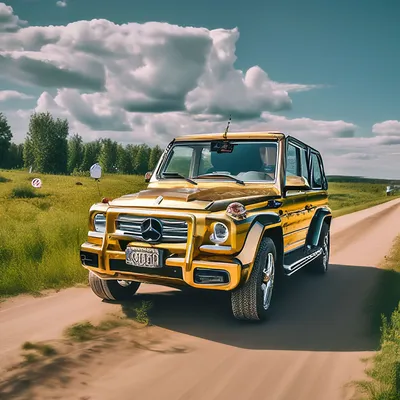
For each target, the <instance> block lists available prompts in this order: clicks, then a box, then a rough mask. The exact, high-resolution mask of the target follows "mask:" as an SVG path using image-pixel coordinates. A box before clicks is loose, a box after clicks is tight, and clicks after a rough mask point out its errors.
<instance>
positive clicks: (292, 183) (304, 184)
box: [285, 176, 311, 191]
mask: <svg viewBox="0 0 400 400" xmlns="http://www.w3.org/2000/svg"><path fill="white" fill-rule="evenodd" d="M309 189H311V187H310V184H309V183H308V180H307V179H306V178H304V177H303V176H287V177H286V185H285V191H286V190H309Z"/></svg>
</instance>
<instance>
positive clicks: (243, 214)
mask: <svg viewBox="0 0 400 400" xmlns="http://www.w3.org/2000/svg"><path fill="white" fill-rule="evenodd" d="M226 214H227V215H229V216H230V217H231V218H233V219H236V220H242V219H245V218H247V210H246V207H245V206H244V205H243V204H242V203H238V202H234V203H231V204H229V206H228V207H227V208H226Z"/></svg>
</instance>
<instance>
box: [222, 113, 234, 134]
mask: <svg viewBox="0 0 400 400" xmlns="http://www.w3.org/2000/svg"><path fill="white" fill-rule="evenodd" d="M231 120H232V115H231V114H229V120H228V125H227V126H226V129H225V132H224V136H223V138H224V140H226V139H227V135H228V130H229V125H230V124H231Z"/></svg>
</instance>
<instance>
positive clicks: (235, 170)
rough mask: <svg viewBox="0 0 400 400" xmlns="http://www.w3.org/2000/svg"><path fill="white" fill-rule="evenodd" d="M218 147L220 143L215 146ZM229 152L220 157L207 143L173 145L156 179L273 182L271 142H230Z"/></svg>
mask: <svg viewBox="0 0 400 400" xmlns="http://www.w3.org/2000/svg"><path fill="white" fill-rule="evenodd" d="M219 143H222V142H219ZM230 143H231V144H232V145H233V149H232V152H226V153H222V152H221V153H220V152H218V151H217V150H216V149H218V145H217V146H215V144H214V143H213V146H212V145H211V142H198V143H195V142H192V143H177V144H175V145H174V146H173V147H172V148H171V150H170V152H169V154H168V157H167V160H166V162H165V163H164V165H162V166H161V170H160V172H159V174H158V175H159V178H160V179H163V178H171V177H174V178H177V177H178V176H181V177H182V178H192V179H196V178H198V179H201V178H208V177H209V176H204V175H207V174H213V175H211V178H215V179H218V180H228V179H227V177H224V176H223V175H230V176H232V177H235V178H237V179H240V180H241V181H243V182H265V181H268V182H273V181H275V171H276V155H277V148H278V146H277V143H276V142H272V141H257V142H254V141H251V142H250V141H232V142H230Z"/></svg>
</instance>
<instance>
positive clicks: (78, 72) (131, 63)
mask: <svg viewBox="0 0 400 400" xmlns="http://www.w3.org/2000/svg"><path fill="white" fill-rule="evenodd" d="M57 5H59V6H66V5H67V2H66V1H59V2H58V3H57ZM239 39H240V34H239V30H238V29H237V28H234V29H214V30H209V29H206V28H201V27H200V28H199V27H189V26H185V27H183V26H177V25H171V24H168V23H161V22H146V23H143V24H139V23H126V24H115V23H113V22H111V21H108V20H106V19H94V20H91V21H76V22H72V23H69V24H67V25H65V26H64V25H59V26H27V23H26V22H25V21H22V20H21V19H20V18H19V17H18V16H16V15H15V14H14V12H13V9H12V7H10V6H6V5H5V4H4V3H0V78H1V79H3V80H5V81H7V82H8V83H10V84H12V83H13V82H15V83H17V84H18V86H16V88H21V87H24V86H31V90H29V93H32V92H33V91H34V90H35V89H36V90H37V93H38V94H37V103H36V105H35V106H34V107H33V108H32V109H29V110H15V111H10V110H8V111H6V115H7V117H8V118H9V121H10V124H11V126H12V129H13V133H14V140H15V141H17V142H21V141H22V140H23V139H24V136H25V133H26V130H27V128H28V123H29V115H30V114H31V113H32V112H34V111H50V112H51V113H52V114H53V115H54V116H55V117H61V118H68V121H69V124H70V128H71V132H72V133H74V132H77V133H79V134H80V135H82V136H83V138H84V140H93V139H96V138H100V137H111V138H113V139H114V140H117V141H119V142H122V143H132V142H139V143H140V142H146V143H148V144H150V145H154V144H160V145H164V144H166V143H167V142H168V141H169V140H171V139H172V138H173V137H175V136H177V135H184V134H191V133H202V132H203V133H204V132H223V131H224V129H225V127H226V123H227V120H228V117H229V115H232V124H231V131H254V130H258V131H264V130H279V131H283V132H285V133H287V134H289V135H293V136H295V137H298V138H300V139H302V140H304V141H305V142H306V143H309V144H310V145H311V146H313V147H316V148H317V149H319V150H320V151H321V152H322V153H323V155H324V157H326V164H327V165H328V168H329V169H330V170H332V171H336V169H342V170H343V169H345V168H347V167H348V168H351V169H352V168H357V165H358V166H359V167H358V168H359V169H362V168H366V170H367V169H368V168H370V171H372V172H373V171H374V168H373V166H374V165H375V163H376V162H377V161H379V160H380V158H379V157H384V156H385V154H387V153H388V148H389V147H390V149H391V150H390V151H391V153H393V152H400V134H399V133H400V122H399V121H384V122H381V123H377V124H375V125H374V126H373V128H372V131H373V133H374V135H375V136H373V137H360V136H359V134H360V132H359V130H360V128H359V127H358V126H356V125H355V124H354V123H350V122H346V121H343V120H335V121H327V120H315V119H312V118H307V117H297V118H289V117H287V116H283V115H282V113H280V114H279V115H278V113H279V112H283V111H287V110H289V109H291V108H295V104H293V101H292V98H291V94H292V93H299V92H307V91H311V90H321V89H324V88H329V85H325V84H321V83H320V82H315V83H312V84H310V83H307V84H306V83H302V82H277V81H276V80H274V77H272V76H270V75H269V74H268V73H267V71H265V70H264V69H263V68H261V66H259V65H253V66H251V67H250V68H248V69H247V70H241V69H238V68H237V66H236V61H237V57H236V45H237V43H238V41H239ZM16 88H14V89H15V90H12V89H11V90H3V91H0V101H7V100H12V99H28V98H30V96H28V95H26V94H24V93H21V91H20V90H16ZM22 91H23V89H22ZM27 92H28V91H27ZM40 93H41V94H40ZM304 95H306V94H304ZM390 157H394V156H393V155H391V156H390ZM390 157H389V158H390ZM367 166H369V167H368V168H367ZM328 172H329V171H328ZM342 172H343V171H342ZM372 172H371V173H372ZM349 174H354V171H352V170H350V171H349Z"/></svg>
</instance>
